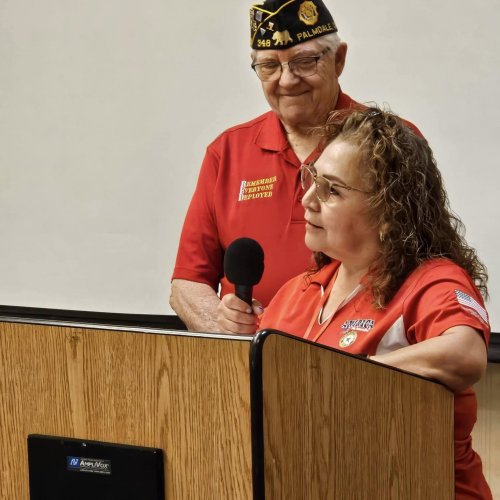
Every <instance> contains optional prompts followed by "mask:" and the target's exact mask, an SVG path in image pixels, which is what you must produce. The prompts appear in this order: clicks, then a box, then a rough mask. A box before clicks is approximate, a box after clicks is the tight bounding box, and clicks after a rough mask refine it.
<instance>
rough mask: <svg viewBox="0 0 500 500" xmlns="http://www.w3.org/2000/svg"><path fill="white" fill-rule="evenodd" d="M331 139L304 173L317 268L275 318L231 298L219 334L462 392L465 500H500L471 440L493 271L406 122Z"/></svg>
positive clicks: (338, 130) (459, 424) (374, 123)
mask: <svg viewBox="0 0 500 500" xmlns="http://www.w3.org/2000/svg"><path fill="white" fill-rule="evenodd" d="M324 135H325V138H324V149H323V152H322V154H321V156H320V157H319V158H318V160H317V161H316V162H315V164H314V165H303V166H302V171H301V177H302V185H303V188H304V190H305V194H304V198H303V200H302V204H303V206H304V208H305V219H306V245H307V246H308V247H309V248H310V249H311V250H312V251H313V253H314V258H315V266H314V269H313V270H310V271H308V272H306V273H304V274H303V275H300V276H298V277H296V278H293V279H292V280H290V281H289V282H288V283H286V284H285V285H284V286H283V287H282V288H281V289H280V290H279V291H278V293H277V294H276V296H275V297H274V298H273V300H272V301H271V303H270V304H269V306H268V307H267V308H266V310H265V311H264V312H263V314H261V313H262V309H261V308H260V306H259V304H255V305H254V308H253V311H252V309H250V308H249V306H248V305H247V304H245V303H244V302H243V301H241V300H240V299H238V298H237V297H236V296H235V295H226V296H225V297H224V298H223V300H222V302H221V304H220V306H219V325H220V327H221V328H222V329H223V330H224V331H227V332H232V333H243V334H248V333H253V332H255V331H256V330H257V328H259V329H264V328H275V329H279V330H282V331H284V332H288V333H291V334H293V335H296V336H299V337H302V338H305V339H308V340H311V341H314V342H318V343H321V344H324V345H327V346H331V347H335V348H336V349H340V350H344V351H346V352H350V353H354V354H366V355H368V356H370V357H371V359H373V360H375V361H378V362H380V363H384V364H387V365H391V366H394V367H397V368H400V369H403V370H407V371H410V372H413V373H416V374H418V375H422V376H424V377H428V378H431V379H435V380H438V381H440V382H442V383H443V384H445V385H446V386H448V387H449V388H450V389H451V390H452V391H454V393H455V491H456V498H457V499H465V498H467V499H469V498H478V499H479V498H480V499H489V498H491V493H490V490H489V488H488V485H487V483H486V481H485V479H484V476H483V473H482V466H481V460H480V458H479V456H478V455H477V454H476V453H475V452H474V450H473V449H472V446H471V436H470V434H471V431H472V427H473V426H474V423H475V420H476V413H477V403H476V397H475V394H474V391H473V389H472V387H471V386H472V384H474V383H475V382H477V381H478V380H479V379H480V378H481V376H482V374H483V373H484V370H485V368H486V364H487V349H486V346H487V343H488V340H489V336H490V327H489V323H488V315H487V313H486V311H485V309H484V303H483V298H482V296H484V297H486V296H487V288H486V281H487V274H486V269H485V267H484V266H483V264H481V262H480V261H479V260H478V258H477V255H476V252H475V251H474V250H473V249H472V248H471V247H470V246H468V245H467V243H466V241H465V240H464V238H463V236H462V232H463V227H462V224H461V222H460V220H459V219H458V218H457V217H456V216H455V215H453V213H452V212H451V211H450V209H449V205H448V199H447V195H446V192H445V190H444V187H443V182H442V179H441V175H440V173H439V170H438V168H437V166H436V162H435V160H434V158H433V155H432V151H431V149H430V147H429V145H428V144H427V142H426V140H425V139H423V138H422V137H419V136H417V135H415V134H414V133H413V132H412V130H410V128H408V127H407V126H406V125H405V123H404V122H403V121H402V120H401V119H400V118H398V117H397V116H395V115H394V114H392V113H389V112H384V111H381V110H379V109H376V108H368V109H366V110H356V111H351V112H348V113H346V114H344V115H340V114H336V115H334V116H333V117H331V118H330V120H329V123H328V124H327V126H326V127H325V129H324ZM259 314H261V315H260V317H259V316H258V315H259Z"/></svg>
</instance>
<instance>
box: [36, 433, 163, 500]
mask: <svg viewBox="0 0 500 500" xmlns="http://www.w3.org/2000/svg"><path fill="white" fill-rule="evenodd" d="M28 462H29V482H30V499H31V500H165V495H164V490H165V487H164V475H163V452H162V450H161V449H158V448H145V447H141V446H128V445H122V444H114V443H104V442H100V441H86V440H81V439H71V438H64V437H56V436H42V435H30V436H28Z"/></svg>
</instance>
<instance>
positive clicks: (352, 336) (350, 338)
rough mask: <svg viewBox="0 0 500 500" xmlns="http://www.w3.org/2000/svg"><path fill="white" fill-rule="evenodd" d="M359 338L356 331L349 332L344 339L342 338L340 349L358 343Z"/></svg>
mask: <svg viewBox="0 0 500 500" xmlns="http://www.w3.org/2000/svg"><path fill="white" fill-rule="evenodd" d="M357 338H358V333H357V332H356V330H349V331H348V332H346V333H344V335H342V337H340V340H339V346H340V347H349V346H351V345H352V344H354V342H356V339H357Z"/></svg>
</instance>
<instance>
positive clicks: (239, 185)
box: [172, 92, 361, 305]
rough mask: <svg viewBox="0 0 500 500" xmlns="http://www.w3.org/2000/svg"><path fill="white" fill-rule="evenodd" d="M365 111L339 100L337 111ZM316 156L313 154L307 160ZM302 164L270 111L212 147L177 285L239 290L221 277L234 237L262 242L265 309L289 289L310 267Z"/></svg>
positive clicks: (260, 289) (259, 295) (183, 244)
mask: <svg viewBox="0 0 500 500" xmlns="http://www.w3.org/2000/svg"><path fill="white" fill-rule="evenodd" d="M357 106H361V105H359V104H357V103H356V102H355V101H353V100H352V99H351V98H350V97H349V96H347V95H346V94H343V93H342V92H341V93H340V94H339V98H338V101H337V107H336V109H347V108H351V107H357ZM317 156H318V151H314V152H313V153H312V154H311V155H310V157H309V158H308V159H307V162H310V161H313V160H315V159H316V157H317ZM300 165H301V162H300V161H299V159H298V158H297V156H296V154H295V153H294V151H293V149H292V148H291V147H290V145H289V144H288V141H287V139H286V136H285V134H284V131H283V128H282V125H281V122H280V121H279V119H278V117H277V116H276V114H275V113H273V112H272V111H270V112H268V113H266V114H264V115H262V116H259V117H258V118H256V119H254V120H252V121H250V122H248V123H244V124H242V125H238V126H236V127H233V128H230V129H229V130H227V131H226V132H224V133H223V134H221V135H220V136H219V137H217V139H215V141H214V142H213V143H212V144H210V145H209V146H208V148H207V152H206V155H205V158H204V160H203V164H202V167H201V171H200V176H199V178H198V184H197V186H196V190H195V193H194V195H193V198H192V200H191V204H190V206H189V210H188V212H187V215H186V219H185V221H184V227H183V229H182V234H181V238H180V244H179V250H178V254H177V261H176V264H175V269H174V272H173V276H172V279H184V280H189V281H196V282H200V283H206V284H208V285H210V286H211V287H212V288H213V289H214V290H217V288H218V285H219V282H220V283H221V285H222V289H221V296H223V295H225V294H226V293H230V292H234V287H233V285H231V284H230V283H228V282H227V280H226V279H225V278H223V258H224V250H225V249H226V248H227V246H228V245H229V244H230V243H231V242H232V241H233V240H235V239H236V238H240V237H243V236H245V237H249V238H253V239H255V240H257V241H258V242H259V243H260V244H261V245H262V247H263V249H264V253H265V271H264V276H263V277H262V280H261V282H260V283H259V284H258V285H257V286H256V287H254V291H253V294H254V297H255V298H256V299H258V300H259V301H261V302H262V303H263V304H264V305H266V304H267V303H268V302H269V301H270V300H271V298H272V297H273V295H274V294H275V293H276V291H277V290H278V289H279V288H280V286H281V285H283V283H285V282H286V281H288V280H289V279H290V278H291V277H293V276H296V275H297V274H299V273H302V272H304V271H305V270H306V269H308V268H309V267H310V266H311V252H310V250H308V249H307V248H306V246H305V244H304V236H305V221H304V209H303V208H302V205H301V200H302V194H303V193H302V188H301V185H300V171H299V167H300Z"/></svg>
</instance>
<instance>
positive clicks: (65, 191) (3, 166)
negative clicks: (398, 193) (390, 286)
mask: <svg viewBox="0 0 500 500" xmlns="http://www.w3.org/2000/svg"><path fill="white" fill-rule="evenodd" d="M326 1H327V4H328V5H329V7H330V8H331V10H332V13H333V15H334V18H335V20H336V22H337V24H338V26H339V29H340V35H341V37H342V38H343V39H344V40H346V41H347V42H348V44H349V53H348V61H347V66H346V70H345V73H344V75H343V76H342V79H341V83H342V86H343V89H344V90H345V91H346V92H347V93H348V94H350V95H351V96H352V97H354V98H356V99H357V100H359V101H375V102H377V103H379V104H384V103H388V104H389V105H390V106H391V108H392V109H393V110H394V111H396V112H398V113H400V114H402V115H403V116H405V117H406V118H408V119H410V120H411V121H413V122H414V123H415V124H417V125H418V126H419V127H420V129H421V130H422V132H423V133H424V134H425V136H426V137H427V138H428V140H429V141H430V143H431V145H432V146H433V148H434V151H435V155H436V157H437V160H438V163H439V165H440V167H441V169H442V171H443V173H444V176H445V180H446V183H447V186H448V191H449V194H450V199H451V203H452V206H453V208H454V209H455V211H456V212H458V213H459V214H460V215H461V217H462V218H463V220H464V222H465V223H466V225H467V235H468V239H469V240H470V242H471V243H472V244H474V245H475V246H477V248H478V249H479V252H480V255H481V256H482V258H483V259H484V261H485V262H486V263H487V265H488V267H489V269H490V275H491V296H492V299H491V301H490V304H489V311H490V314H491V318H492V323H493V327H494V329H496V330H497V331H498V330H500V305H499V301H500V263H499V262H498V259H497V256H498V255H499V254H500V237H499V234H498V233H499V223H498V220H499V218H500V209H499V207H498V186H499V181H500V174H499V168H498V167H499V165H498V152H497V143H498V138H499V137H500V124H499V123H500V120H498V116H499V111H500V109H499V104H498V102H499V99H498V89H499V88H500V53H499V51H498V45H499V38H500V35H499V32H498V26H499V25H500V2H499V0H478V1H477V2H474V3H473V4H472V3H470V2H464V1H452V0H441V1H440V2H432V1H431V0H419V1H417V0H407V1H405V2H401V1H398V0H386V1H384V2H382V3H381V2H372V1H369V0H356V1H347V0H342V1H335V2H334V1H332V0H326ZM248 8H249V3H247V2H246V1H242V0H238V1H237V2H235V1H234V0H218V1H217V2H197V3H186V2H172V1H171V0H166V1H165V0H164V1H162V2H160V1H158V0H144V1H142V2H137V1H131V0H106V1H104V2H103V1H102V0H100V1H98V0H87V1H85V2H78V1H74V0H64V1H63V0H46V1H44V2H36V1H35V0H0V60H1V61H2V63H1V64H0V236H1V245H0V276H1V277H2V279H1V284H0V303H1V304H8V305H19V306H38V307H52V308H69V309H80V310H96V311H112V312H131V313H169V312H170V309H169V308H168V305H167V302H168V296H169V276H170V272H171V269H172V267H173V263H174V259H175V253H176V248H177V242H178V235H179V232H180V228H181V224H182V220H183V215H184V212H185V210H186V207H187V205H188V202H189V199H190V197H191V194H192V191H193V188H194V184H195V181H196V177H197V173H198V169H199V165H200V163H201V159H202V157H203V154H204V149H205V147H206V145H207V144H208V143H209V142H210V141H211V140H212V139H213V138H214V137H215V136H216V135H217V134H218V133H219V132H220V131H222V130H223V129H225V128H226V127H228V126H231V125H233V124H236V123H238V122H241V121H244V120H247V119H251V118H253V117H254V116H256V115H257V114H259V113H261V112H264V111H265V110H266V109H267V106H266V103H265V101H264V99H263V97H262V95H261V91H260V87H259V84H258V82H257V80H256V78H255V76H254V75H253V73H252V71H251V70H250V68H249V49H248Z"/></svg>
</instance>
